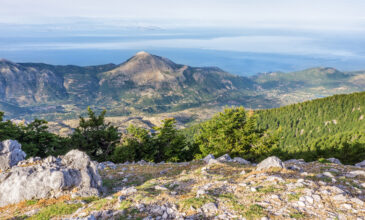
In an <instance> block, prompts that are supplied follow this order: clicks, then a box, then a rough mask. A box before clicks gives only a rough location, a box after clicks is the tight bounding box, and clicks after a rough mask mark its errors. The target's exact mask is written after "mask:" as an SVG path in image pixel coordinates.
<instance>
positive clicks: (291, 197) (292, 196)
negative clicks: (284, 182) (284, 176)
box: [288, 193, 302, 202]
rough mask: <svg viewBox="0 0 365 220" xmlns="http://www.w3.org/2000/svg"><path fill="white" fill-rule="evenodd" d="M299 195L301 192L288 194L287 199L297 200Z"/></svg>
mask: <svg viewBox="0 0 365 220" xmlns="http://www.w3.org/2000/svg"><path fill="white" fill-rule="evenodd" d="M301 196H302V194H301V193H293V194H288V201H290V202H291V201H298V200H299V198H300V197H301Z"/></svg>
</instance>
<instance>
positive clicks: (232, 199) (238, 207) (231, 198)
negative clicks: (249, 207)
mask: <svg viewBox="0 0 365 220" xmlns="http://www.w3.org/2000/svg"><path fill="white" fill-rule="evenodd" d="M219 198H222V199H226V200H227V202H228V203H229V204H230V206H231V207H232V208H233V210H235V211H237V212H239V213H240V214H241V213H243V212H244V211H245V208H244V206H243V205H242V204H241V203H240V202H239V201H238V199H237V197H236V196H235V195H234V194H233V193H227V194H221V195H219Z"/></svg>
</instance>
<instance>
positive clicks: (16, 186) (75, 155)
mask: <svg viewBox="0 0 365 220" xmlns="http://www.w3.org/2000/svg"><path fill="white" fill-rule="evenodd" d="M101 190H102V181H101V178H100V176H99V174H98V172H97V169H96V164H95V162H93V161H91V160H90V158H89V157H88V156H87V155H86V154H85V153H83V152H81V151H78V150H72V151H70V152H69V153H67V154H66V155H65V156H64V157H63V159H62V161H61V163H57V161H56V162H53V163H49V162H44V161H41V162H40V163H37V164H33V165H29V166H25V167H13V168H12V169H10V170H9V171H8V172H6V173H5V172H3V173H0V192H6V193H1V194H0V206H4V205H8V204H14V203H18V202H20V201H23V200H30V199H41V198H50V197H59V196H62V195H66V194H71V195H72V196H85V197H86V196H97V195H99V193H100V192H101Z"/></svg>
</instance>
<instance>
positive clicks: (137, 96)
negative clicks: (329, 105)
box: [0, 51, 365, 119]
mask: <svg viewBox="0 0 365 220" xmlns="http://www.w3.org/2000/svg"><path fill="white" fill-rule="evenodd" d="M364 85H365V73H364V72H362V71H357V72H353V73H345V72H341V71H339V70H336V69H334V68H330V67H325V68H324V67H317V68H311V69H306V70H303V71H297V72H293V73H281V72H275V73H268V74H258V75H256V76H254V77H243V76H238V75H234V74H230V73H228V72H225V71H224V70H221V69H220V68H217V67H191V66H187V65H183V64H176V63H174V62H173V61H171V60H169V59H167V58H164V57H160V56H157V55H153V54H149V53H147V52H144V51H141V52H138V53H136V54H135V55H134V56H132V57H131V58H129V59H128V60H126V61H124V62H122V63H120V64H104V65H96V66H84V67H83V66H75V65H50V64H44V63H13V62H11V61H8V60H6V59H2V60H1V61H0V101H1V102H2V103H3V105H2V106H3V107H1V105H0V110H3V111H5V112H6V114H7V115H9V116H11V117H22V118H23V117H28V118H29V117H42V118H47V119H50V118H53V119H57V118H65V117H66V118H75V117H77V115H78V114H80V113H81V112H82V111H83V110H84V109H86V107H87V106H91V107H93V108H95V109H103V108H106V109H108V112H109V113H111V114H112V115H130V114H140V113H147V114H151V113H161V112H173V111H180V110H183V109H188V108H192V107H194V108H196V107H209V106H224V105H244V106H247V107H249V108H271V107H278V106H281V105H285V104H291V103H295V102H300V101H305V100H308V99H313V98H318V97H323V96H329V95H333V94H337V93H350V92H356V91H362V90H364V89H365V86H364ZM5 106H6V107H5ZM22 108H26V110H25V111H24V110H23V111H20V110H19V109H22ZM24 112H26V113H24ZM29 112H32V113H29Z"/></svg>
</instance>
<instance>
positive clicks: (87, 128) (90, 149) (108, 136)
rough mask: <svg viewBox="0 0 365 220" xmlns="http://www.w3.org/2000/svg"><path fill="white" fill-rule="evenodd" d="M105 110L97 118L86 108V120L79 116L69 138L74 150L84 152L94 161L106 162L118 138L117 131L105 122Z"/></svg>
mask: <svg viewBox="0 0 365 220" xmlns="http://www.w3.org/2000/svg"><path fill="white" fill-rule="evenodd" d="M105 114H106V110H104V111H102V112H101V113H100V115H99V116H97V115H96V114H95V113H94V112H93V111H92V110H91V109H90V108H88V116H89V118H88V119H85V118H83V117H81V116H80V121H79V126H78V127H77V128H76V129H75V131H74V133H73V134H72V136H71V143H72V144H73V147H74V148H77V149H80V150H82V151H85V152H87V153H88V154H89V156H90V157H91V158H93V159H95V160H99V161H102V160H107V159H108V158H109V156H110V155H111V154H112V153H113V151H114V148H115V145H116V143H118V142H119V140H120V136H119V133H118V129H117V128H116V127H114V126H112V125H111V124H110V123H106V122H105Z"/></svg>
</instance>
